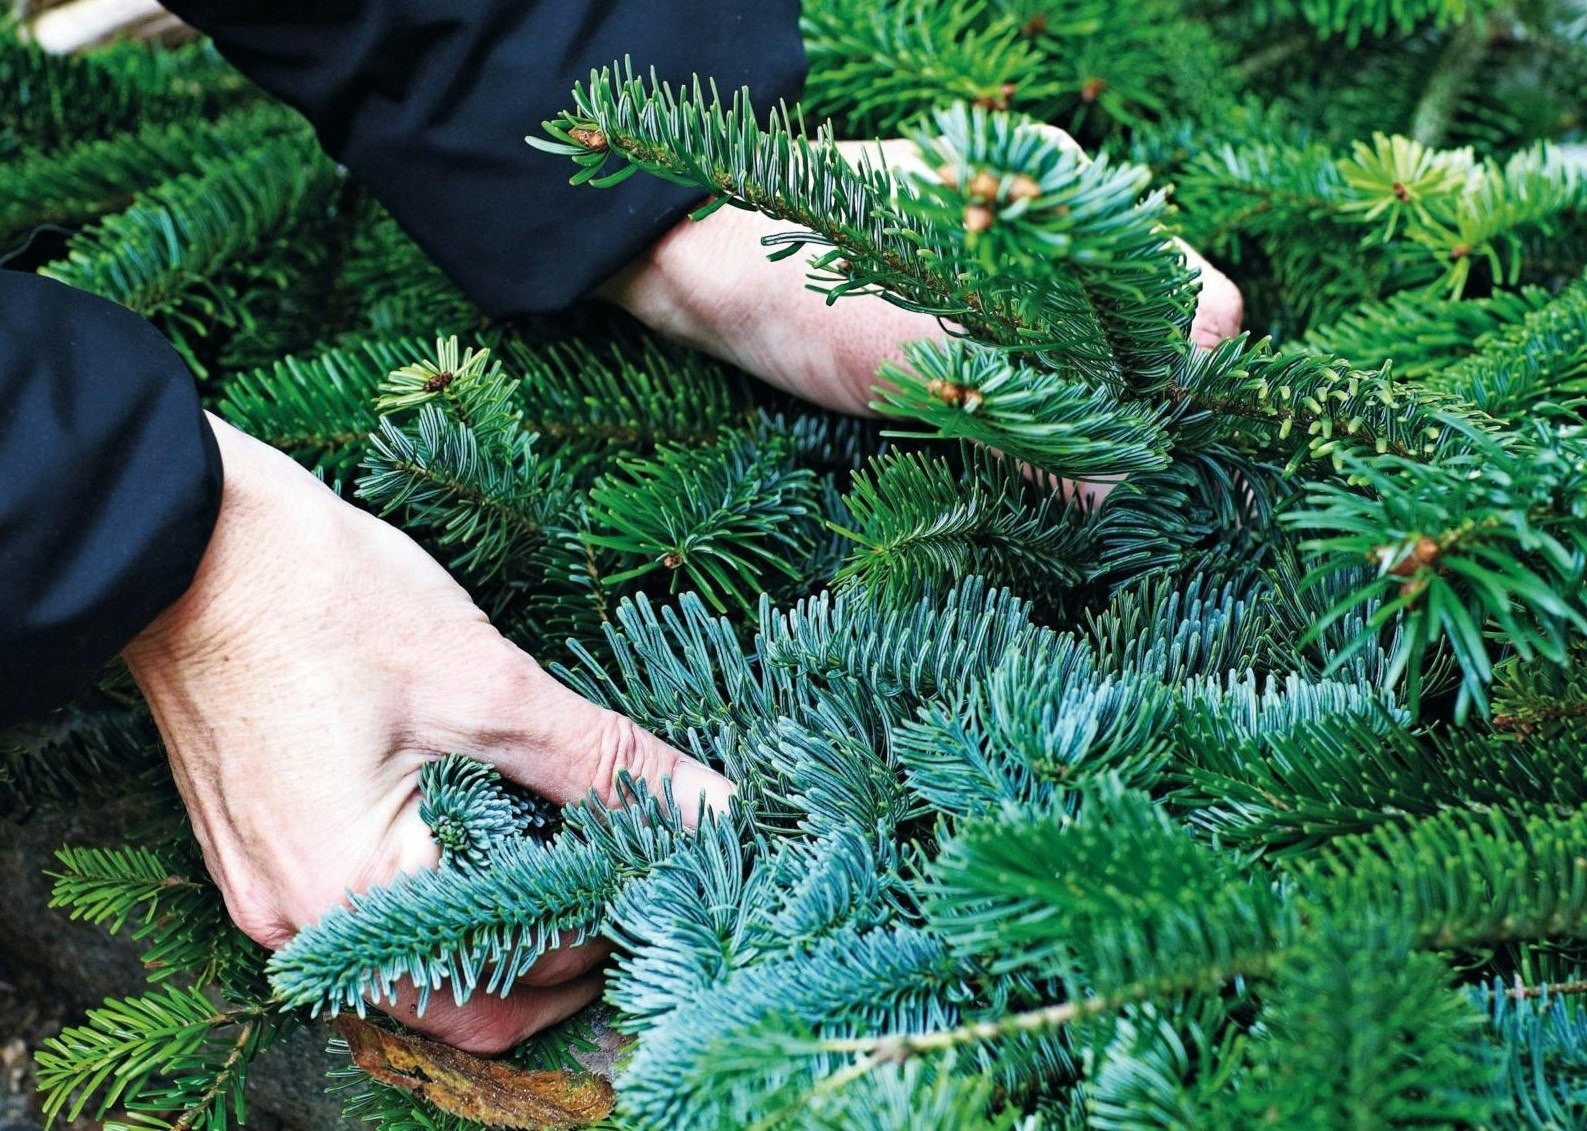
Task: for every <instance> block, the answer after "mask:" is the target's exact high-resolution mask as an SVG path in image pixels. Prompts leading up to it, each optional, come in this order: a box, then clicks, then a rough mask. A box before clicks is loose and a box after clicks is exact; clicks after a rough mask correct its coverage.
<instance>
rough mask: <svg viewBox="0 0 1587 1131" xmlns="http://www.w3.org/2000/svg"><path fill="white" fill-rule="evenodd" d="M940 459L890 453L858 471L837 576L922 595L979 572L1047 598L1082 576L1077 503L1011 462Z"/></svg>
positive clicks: (975, 455)
mask: <svg viewBox="0 0 1587 1131" xmlns="http://www.w3.org/2000/svg"><path fill="white" fill-rule="evenodd" d="M964 458H965V461H966V463H967V464H968V468H967V470H966V472H965V473H964V475H963V476H958V475H955V474H954V473H953V472H952V471H951V470H950V469H949V468H948V466H947V465H946V464H945V463H943V462H942V461H938V460H926V459H925V458H923V457H921V456H918V455H888V456H886V457H883V459H881V460H878V461H875V462H874V463H873V464H872V465H871V468H870V469H869V470H862V471H860V472H857V473H856V474H855V476H854V480H853V483H852V485H851V487H850V491H849V494H848V495H847V496H846V497H845V500H844V504H845V506H846V507H847V509H848V511H849V513H850V515H851V516H852V517H853V519H854V522H853V526H854V527H855V529H853V530H844V531H842V533H843V534H844V535H845V536H846V537H847V538H850V539H852V540H853V541H854V542H855V543H857V546H856V548H855V549H854V550H853V551H852V552H851V553H850V555H849V558H848V560H847V561H846V562H845V564H844V566H843V568H842V570H841V571H840V572H839V573H838V576H837V578H836V580H837V581H838V582H839V583H848V584H855V585H859V586H860V587H862V588H866V589H871V590H875V591H878V592H887V593H889V594H891V595H893V596H895V597H896V598H898V599H903V600H918V599H919V598H921V597H923V596H925V594H926V592H927V591H929V590H930V589H931V588H933V587H934V586H936V585H938V584H941V582H942V581H943V579H947V580H948V581H949V582H950V583H952V584H955V585H957V584H961V583H962V582H964V581H966V580H968V579H969V578H971V577H983V578H987V579H989V580H991V581H992V582H993V583H994V584H999V585H1002V586H1005V587H1007V588H1009V589H1011V590H1013V591H1015V592H1019V593H1021V594H1022V595H1024V596H1027V597H1029V598H1031V599H1041V600H1045V601H1046V602H1047V603H1048V604H1051V603H1053V601H1054V600H1055V599H1056V598H1057V597H1058V596H1059V595H1061V594H1062V593H1064V592H1065V591H1066V590H1068V589H1069V588H1071V587H1072V586H1074V585H1075V584H1077V583H1078V582H1079V581H1080V579H1081V573H1080V571H1079V569H1078V563H1079V562H1080V561H1083V560H1084V559H1085V557H1086V556H1087V555H1086V551H1087V550H1088V549H1089V548H1090V547H1089V537H1088V535H1089V533H1090V531H1089V523H1088V522H1087V516H1086V514H1085V512H1084V509H1083V507H1082V506H1081V505H1080V504H1079V503H1078V502H1076V501H1074V500H1073V499H1071V500H1068V501H1066V500H1064V499H1063V498H1062V497H1061V496H1060V495H1059V494H1058V493H1056V492H1054V491H1052V490H1050V489H1047V488H1046V487H1045V486H1044V485H1041V484H1034V483H1032V482H1031V481H1030V480H1029V479H1027V478H1026V476H1025V475H1024V474H1023V473H1022V472H1021V470H1020V468H1019V467H1017V466H1016V465H1014V464H1013V463H1012V462H1011V461H1007V460H1002V459H999V458H997V457H995V456H990V455H987V454H985V453H984V451H978V450H976V449H968V450H967V451H966V452H965V453H964Z"/></svg>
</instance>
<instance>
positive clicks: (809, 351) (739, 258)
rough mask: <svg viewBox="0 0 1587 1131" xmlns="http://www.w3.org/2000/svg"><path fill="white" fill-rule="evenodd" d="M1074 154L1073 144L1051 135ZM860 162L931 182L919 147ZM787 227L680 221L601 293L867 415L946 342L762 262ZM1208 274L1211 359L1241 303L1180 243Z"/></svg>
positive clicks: (920, 318)
mask: <svg viewBox="0 0 1587 1131" xmlns="http://www.w3.org/2000/svg"><path fill="white" fill-rule="evenodd" d="M1049 128H1050V129H1051V131H1052V133H1053V134H1054V136H1055V137H1056V138H1057V139H1058V140H1059V141H1060V143H1061V144H1064V145H1065V146H1068V147H1073V148H1075V149H1078V148H1079V146H1078V145H1077V143H1076V142H1075V141H1074V140H1073V139H1072V138H1070V137H1069V135H1068V134H1066V133H1064V132H1063V131H1062V130H1059V129H1056V128H1051V127H1049ZM839 144H840V146H841V147H842V148H843V149H844V151H845V154H846V156H848V158H849V160H850V161H851V162H852V163H855V164H858V163H859V161H860V159H861V155H862V154H864V155H865V156H866V157H867V158H868V160H869V161H870V162H871V164H872V165H873V166H886V167H888V168H891V169H894V170H912V171H915V172H918V173H922V174H925V175H930V170H929V169H927V167H926V165H925V163H924V162H923V161H922V159H921V157H920V154H919V150H918V149H917V148H916V147H915V145H914V143H912V142H909V141H906V140H902V139H894V140H889V141H877V142H843V143H839ZM786 229H787V224H786V223H784V222H782V221H778V220H772V219H768V218H767V217H765V216H761V215H760V214H759V213H754V212H746V211H744V210H743V209H739V208H722V209H719V210H718V211H716V212H714V213H713V214H712V215H711V216H709V217H708V218H706V219H705V220H703V221H699V222H695V221H692V220H684V221H682V222H681V223H679V224H678V225H677V226H676V227H674V228H673V229H672V230H671V231H670V232H668V233H667V235H666V236H664V237H663V238H662V239H661V240H660V241H658V242H657V243H656V244H655V245H654V246H653V247H651V248H650V249H649V250H648V251H647V252H646V253H645V254H644V255H643V256H641V257H640V258H639V259H638V260H636V261H635V262H634V263H633V264H631V265H630V266H629V267H628V268H627V269H625V270H624V271H623V272H621V273H620V274H619V275H617V276H616V277H615V278H613V279H611V280H609V281H608V282H607V283H606V284H605V286H603V287H602V288H601V290H600V292H599V293H600V294H601V295H602V297H604V298H607V299H609V300H610V301H612V302H615V303H617V304H618V305H619V306H622V307H624V308H625V309H627V310H628V311H629V312H630V313H632V314H633V315H635V317H637V318H639V320H640V321H642V322H644V323H645V324H646V325H648V326H650V327H651V328H652V329H654V330H657V331H659V332H660V333H663V334H666V335H667V336H668V337H671V338H674V339H676V340H678V341H681V342H684V343H685V344H687V345H691V346H693V347H695V348H696V349H700V350H703V351H705V352H706V353H709V354H712V355H714V356H716V357H720V358H722V359H723V360H725V361H728V362H731V363H732V364H734V365H736V366H738V367H739V368H740V369H743V370H745V371H746V372H749V373H753V374H755V375H756V376H757V377H760V378H761V379H762V380H764V381H766V382H768V383H769V384H771V385H774V386H776V387H777V388H779V389H783V390H785V391H787V392H790V393H793V394H795V395H796V396H800V397H803V398H804V399H805V400H809V401H813V402H815V403H816V404H819V405H822V406H824V407H826V408H831V409H836V410H838V411H839V412H847V413H852V414H855V415H866V416H868V415H871V409H870V407H869V406H870V402H871V400H872V388H873V386H874V385H875V383H876V372H877V368H878V366H879V365H880V364H881V363H882V362H883V361H899V360H902V355H903V345H904V343H905V342H908V341H912V340H915V339H919V338H935V337H941V336H942V334H943V328H942V326H941V325H940V324H939V323H938V321H937V319H935V318H934V317H932V316H930V315H926V314H917V313H912V312H910V311H906V310H902V309H900V308H899V307H896V306H894V305H893V304H892V303H890V302H888V301H887V300H886V299H884V298H881V297H879V296H876V295H855V296H851V297H848V298H845V299H843V300H842V301H841V302H838V303H836V304H834V305H832V306H828V305H827V301H826V298H825V297H824V296H823V295H820V294H818V293H816V292H814V291H812V290H810V289H809V288H808V287H807V286H806V277H805V276H806V273H805V270H804V269H803V266H802V264H800V263H799V261H798V257H792V258H790V259H787V260H783V261H781V262H776V263H774V262H772V261H770V260H768V259H767V258H766V254H765V250H764V248H763V247H762V246H761V240H762V238H763V237H765V236H769V235H775V234H777V233H779V232H783V231H785V230H786ZM1176 242H1177V243H1178V244H1179V247H1180V250H1181V251H1182V252H1183V253H1184V254H1185V258H1186V260H1187V261H1188V262H1189V264H1190V266H1191V267H1192V268H1195V269H1197V270H1199V271H1200V272H1201V295H1200V298H1199V300H1198V302H1197V305H1196V314H1195V318H1194V321H1193V322H1192V324H1191V329H1190V336H1191V339H1192V340H1193V341H1194V342H1195V343H1196V344H1197V345H1199V346H1202V347H1203V348H1208V349H1210V348H1212V347H1213V346H1215V345H1217V344H1218V343H1219V342H1221V341H1223V340H1224V339H1225V338H1230V337H1233V336H1234V335H1236V334H1238V333H1239V332H1240V322H1241V318H1242V317H1243V315H1244V302H1243V300H1242V298H1241V296H1240V291H1239V289H1238V288H1237V287H1236V286H1235V285H1234V283H1233V282H1231V281H1230V280H1229V278H1228V277H1227V276H1226V275H1224V274H1223V273H1222V272H1221V271H1219V270H1218V269H1217V268H1216V267H1213V266H1212V264H1210V263H1208V262H1207V261H1206V260H1205V259H1203V258H1202V257H1201V256H1200V255H1199V254H1198V253H1197V252H1196V251H1195V250H1194V249H1193V248H1191V247H1190V246H1189V245H1188V244H1186V243H1184V241H1182V240H1181V241H1176Z"/></svg>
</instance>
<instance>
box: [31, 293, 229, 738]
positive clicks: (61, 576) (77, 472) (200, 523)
mask: <svg viewBox="0 0 1587 1131" xmlns="http://www.w3.org/2000/svg"><path fill="white" fill-rule="evenodd" d="M220 492H221V467H220V454H219V452H218V451H217V450H216V448H215V438H214V435H213V433H211V431H210V429H209V425H208V423H207V422H206V421H205V420H204V416H203V413H202V411H201V410H200V409H199V403H198V393H197V390H196V389H195V388H194V385H193V377H192V375H191V374H190V373H189V372H188V369H187V366H186V365H184V364H183V363H182V360H181V358H180V357H178V356H177V354H176V351H175V350H173V349H172V348H171V346H170V345H169V344H168V343H167V342H166V340H165V339H164V338H163V337H162V336H161V335H160V333H159V331H157V330H155V329H154V327H152V326H150V325H149V324H148V323H147V322H145V321H144V320H143V319H141V318H139V317H138V316H137V315H136V314H133V313H132V312H130V311H128V310H125V309H123V308H122V307H119V306H116V305H115V304H113V303H110V302H107V301H105V300H104V299H100V298H95V297H94V296H92V295H89V294H85V293H83V292H82V291H77V290H73V289H72V288H71V287H68V286H65V285H64V284H62V283H57V282H54V281H52V280H50V279H45V278H41V277H39V276H37V275H30V274H24V273H22V272H18V271H0V721H14V720H16V719H20V718H23V717H25V716H30V715H35V714H38V713H40V712H42V711H43V710H45V709H47V708H50V707H54V706H59V705H60V704H62V703H64V702H65V701H66V699H68V698H69V697H70V696H71V695H72V693H73V692H75V691H76V690H78V689H79V688H80V687H81V686H82V685H83V684H84V683H86V682H87V681H88V680H89V679H90V678H91V677H92V676H93V674H94V673H95V672H96V671H97V670H98V669H99V667H100V666H102V665H103V664H104V663H105V662H106V661H107V660H109V659H110V658H111V657H112V656H113V655H115V654H116V653H117V652H118V651H120V650H121V648H122V646H123V645H125V644H126V643H127V641H129V640H131V639H132V637H133V636H135V635H137V633H138V632H139V631H140V630H142V629H143V628H144V627H145V626H146V625H147V624H148V623H149V622H150V621H152V620H153V619H154V618H155V617H156V616H158V615H159V614H160V612H161V611H162V610H163V609H165V607H166V606H168V605H170V604H171V603H172V602H173V601H175V600H176V599H177V598H178V597H180V596H181V595H182V593H183V591H184V590H186V588H187V586H188V584H189V583H190V582H191V581H192V579H193V574H194V572H195V571H196V570H197V568H198V563H199V559H200V558H201V557H202V556H203V554H204V548H205V547H206V546H207V545H208V543H209V536H210V532H211V531H212V530H213V528H214V525H215V515H216V513H217V511H218V510H219V507H220Z"/></svg>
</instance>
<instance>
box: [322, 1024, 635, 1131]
mask: <svg viewBox="0 0 1587 1131" xmlns="http://www.w3.org/2000/svg"><path fill="white" fill-rule="evenodd" d="M336 1031H337V1032H338V1033H340V1034H341V1036H342V1038H343V1039H344V1040H345V1041H346V1042H347V1044H348V1046H349V1047H350V1048H351V1049H352V1052H353V1063H354V1064H356V1065H358V1067H360V1068H362V1069H363V1070H364V1071H365V1072H367V1073H369V1075H370V1076H372V1077H374V1078H375V1079H376V1080H379V1081H380V1082H381V1083H382V1084H389V1085H391V1086H392V1087H393V1088H401V1089H402V1090H403V1091H407V1092H412V1093H414V1094H415V1095H417V1096H421V1097H423V1098H424V1099H426V1100H428V1101H429V1102H430V1103H432V1104H434V1105H435V1106H436V1107H438V1108H440V1109H441V1110H442V1111H447V1112H451V1113H452V1114H453V1115H460V1116H462V1117H463V1118H464V1119H472V1120H474V1121H475V1122H476V1123H485V1124H489V1125H490V1126H492V1127H512V1128H520V1129H522V1131H541V1129H549V1128H575V1127H588V1126H589V1125H590V1124H592V1123H598V1122H600V1121H601V1120H602V1119H604V1118H606V1116H607V1115H609V1114H610V1113H611V1110H612V1106H613V1104H615V1103H616V1100H617V1097H616V1094H615V1093H614V1092H613V1091H612V1086H611V1085H610V1084H608V1083H607V1082H606V1081H605V1080H602V1079H600V1078H599V1077H596V1076H586V1075H584V1074H583V1073H578V1072H527V1071H525V1070H524V1069H521V1068H514V1067H513V1066H512V1065H510V1064H506V1063H504V1062H502V1061H499V1060H485V1059H483V1058H481V1057H477V1056H471V1055H470V1054H468V1053H466V1052H462V1051H460V1050H458V1049H455V1048H452V1047H451V1046H450V1045H443V1044H440V1043H438V1042H436V1041H427V1040H425V1039H423V1038H422V1037H409V1036H404V1035H402V1034H399V1033H391V1032H387V1031H386V1030H385V1029H381V1028H379V1027H377V1026H375V1025H371V1024H369V1023H368V1022H367V1021H360V1020H359V1019H358V1018H356V1017H352V1016H348V1015H343V1016H341V1017H338V1018H337V1019H336Z"/></svg>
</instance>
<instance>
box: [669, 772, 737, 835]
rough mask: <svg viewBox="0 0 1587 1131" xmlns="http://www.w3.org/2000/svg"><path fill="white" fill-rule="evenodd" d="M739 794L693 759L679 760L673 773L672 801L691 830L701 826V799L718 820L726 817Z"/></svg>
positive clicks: (720, 776)
mask: <svg viewBox="0 0 1587 1131" xmlns="http://www.w3.org/2000/svg"><path fill="white" fill-rule="evenodd" d="M736 792H738V791H737V789H736V788H734V785H733V783H732V782H730V781H728V780H727V779H726V778H724V777H723V776H722V775H721V774H719V773H717V772H716V771H715V770H712V769H710V768H709V767H707V766H702V765H701V764H700V763H699V762H696V761H695V760H694V759H692V758H680V759H678V764H677V766H676V767H675V768H674V769H673V771H672V800H673V803H674V804H676V805H677V807H678V816H680V817H682V818H683V823H684V825H686V826H687V827H688V828H691V829H692V828H694V827H696V826H697V825H698V824H699V823H700V799H701V798H702V797H703V798H704V799H705V807H706V808H707V809H709V810H710V811H711V812H713V813H716V814H717V815H719V816H726V815H727V810H728V802H729V801H730V800H732V797H733V794H735V793H736Z"/></svg>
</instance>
